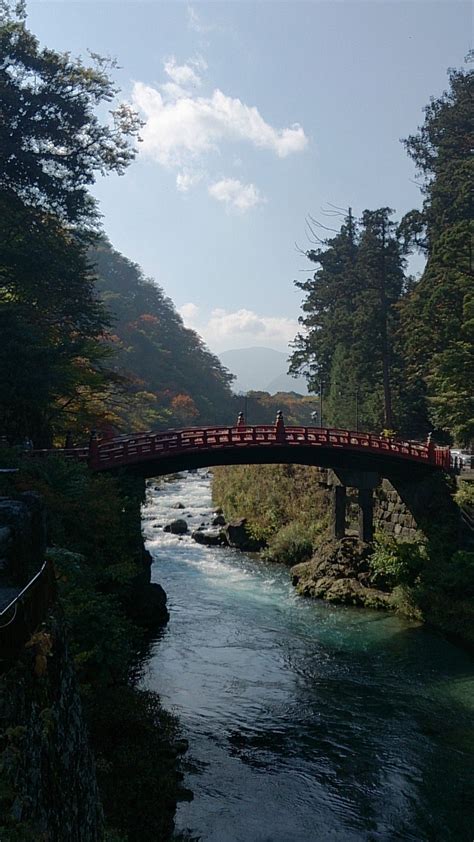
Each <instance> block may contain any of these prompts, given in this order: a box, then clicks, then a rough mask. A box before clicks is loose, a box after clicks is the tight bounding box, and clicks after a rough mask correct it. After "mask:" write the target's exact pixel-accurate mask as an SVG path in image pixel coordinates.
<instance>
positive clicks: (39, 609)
mask: <svg viewBox="0 0 474 842" xmlns="http://www.w3.org/2000/svg"><path fill="white" fill-rule="evenodd" d="M55 596H56V578H55V575H54V569H53V565H52V563H51V562H50V561H45V562H44V564H43V566H42V567H41V569H40V570H39V571H38V573H37V574H36V575H35V576H33V578H32V579H31V581H30V582H28V584H27V585H26V586H25V587H24V588H23V590H22V591H20V593H19V594H18V595H17V596H16V597H15V598H14V599H12V601H11V602H10V603H9V604H8V605H7V606H6V607H5V608H4V609H3V611H1V612H0V659H2V660H7V659H10V658H13V657H15V656H16V655H17V654H18V652H19V650H20V648H21V647H22V646H23V645H24V644H25V643H26V641H27V640H28V638H29V637H30V636H31V635H32V634H33V632H34V631H35V629H36V628H38V626H39V625H40V623H41V622H42V621H43V620H44V618H45V616H46V613H47V611H48V608H49V607H50V606H51V604H52V603H53V601H54V599H55Z"/></svg>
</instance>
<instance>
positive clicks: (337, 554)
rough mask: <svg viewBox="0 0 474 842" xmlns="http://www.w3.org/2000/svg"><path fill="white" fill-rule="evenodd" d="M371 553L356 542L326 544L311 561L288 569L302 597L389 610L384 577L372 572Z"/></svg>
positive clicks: (387, 590)
mask: <svg viewBox="0 0 474 842" xmlns="http://www.w3.org/2000/svg"><path fill="white" fill-rule="evenodd" d="M372 552H373V548H372V547H371V546H370V545H369V544H365V543H363V542H362V541H360V540H359V539H358V538H352V537H348V538H343V539H342V540H340V541H334V540H328V541H325V542H324V543H323V544H321V546H320V547H319V548H318V550H317V552H316V553H315V555H314V556H313V558H312V559H311V560H310V561H306V562H303V563H302V564H296V565H295V566H294V567H292V568H291V570H290V573H291V577H292V583H293V585H294V586H295V587H296V590H297V592H298V593H299V594H301V596H310V597H314V598H317V599H326V600H327V601H328V602H332V603H335V604H340V605H360V606H362V607H364V608H390V607H391V592H390V588H389V587H388V583H387V580H386V579H385V577H383V576H382V575H380V574H379V573H376V572H374V571H373V570H372V568H371V565H370V557H371V555H372Z"/></svg>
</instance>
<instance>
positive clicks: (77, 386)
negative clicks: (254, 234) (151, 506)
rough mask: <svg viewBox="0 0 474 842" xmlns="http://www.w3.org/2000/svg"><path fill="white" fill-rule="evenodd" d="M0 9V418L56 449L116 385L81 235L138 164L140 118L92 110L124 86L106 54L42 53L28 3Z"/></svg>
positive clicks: (9, 431)
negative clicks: (56, 439) (102, 178)
mask: <svg viewBox="0 0 474 842" xmlns="http://www.w3.org/2000/svg"><path fill="white" fill-rule="evenodd" d="M1 10H2V23H1V26H0V319H1V322H2V327H3V331H2V336H3V341H2V345H1V348H0V380H1V382H0V426H1V431H2V434H6V435H8V436H9V437H10V438H11V439H13V440H18V439H20V438H22V437H24V436H25V435H28V436H29V437H31V438H33V440H34V442H35V444H38V445H48V444H50V443H51V439H52V436H53V434H54V432H55V431H56V432H59V431H62V432H64V429H65V428H67V427H68V426H70V425H71V424H72V425H73V423H74V420H75V419H79V418H80V419H81V420H80V423H81V424H85V423H87V419H88V418H89V420H90V418H91V411H90V410H89V409H88V403H89V402H90V400H91V397H92V396H94V400H95V401H97V400H98V398H99V396H100V393H101V391H103V390H105V391H107V390H108V388H109V383H108V382H107V379H106V378H105V373H104V367H103V362H104V356H106V355H107V353H108V352H107V349H106V347H105V346H104V344H103V342H102V341H101V340H102V337H103V334H104V330H105V329H106V327H107V321H108V319H107V315H106V313H105V310H104V308H103V307H102V305H101V304H100V302H99V301H98V299H97V295H96V292H95V288H94V280H93V276H92V274H91V271H90V267H89V265H88V262H87V254H86V243H85V237H84V229H89V231H90V230H91V229H93V228H94V227H96V225H97V212H96V207H95V203H94V201H93V199H92V197H91V196H90V195H89V193H88V187H89V185H90V184H91V183H92V182H93V181H94V177H95V174H96V173H98V172H99V173H106V172H110V171H113V172H119V173H120V172H122V171H123V169H124V168H125V167H126V166H127V164H128V163H129V162H130V161H131V160H132V158H133V156H134V154H135V150H134V146H133V139H134V137H135V135H136V132H137V129H138V121H137V119H136V117H135V115H134V114H133V112H131V111H130V110H129V109H128V107H126V106H118V108H116V109H115V110H114V111H112V112H111V115H112V124H111V125H108V124H104V125H102V124H101V122H100V121H99V119H98V118H97V116H96V114H95V111H96V108H97V107H98V106H100V105H101V103H104V102H105V103H109V102H111V101H112V99H113V98H114V97H115V94H116V88H115V87H114V85H113V83H112V82H111V80H110V79H109V77H108V75H107V69H108V68H109V67H110V62H108V61H105V60H102V59H101V58H100V57H97V56H93V57H92V61H93V66H91V67H87V66H85V65H84V64H83V63H82V62H81V61H80V60H72V59H71V58H70V56H69V55H68V54H61V53H57V52H55V51H53V50H49V49H46V48H45V49H40V47H39V44H38V41H37V39H36V38H35V36H34V35H32V33H31V32H29V31H28V29H27V28H26V24H25V15H24V8H23V7H22V6H21V4H20V6H19V7H18V9H15V8H13V7H12V6H11V5H10V4H9V3H8V2H5V1H4V2H2V4H1ZM35 360H36V364H35ZM109 382H110V378H109ZM91 410H92V407H91ZM94 414H95V410H93V411H92V416H93V415H94ZM78 425H79V424H78Z"/></svg>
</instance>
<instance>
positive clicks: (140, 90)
mask: <svg viewBox="0 0 474 842" xmlns="http://www.w3.org/2000/svg"><path fill="white" fill-rule="evenodd" d="M184 68H187V69H186V71H185V70H184ZM189 70H191V72H192V73H194V71H193V70H192V68H190V66H189V65H181V66H178V65H176V64H174V65H172V66H170V67H169V68H168V74H170V73H172V74H173V79H172V84H174V85H179V82H178V81H177V80H178V79H179V78H181V79H183V78H184V77H186V78H187V82H189V79H190V78H191V77H190V74H189ZM170 78H171V77H170ZM179 88H182V85H179ZM169 93H170V92H169V89H167V88H162V93H160V91H159V90H158V89H157V88H154V87H152V86H151V85H145V84H144V83H143V82H136V83H135V85H134V87H133V103H134V105H135V106H136V107H137V108H138V109H139V110H140V111H141V112H142V113H143V114H144V115H145V117H146V124H145V126H144V128H143V130H142V139H143V144H142V149H143V151H144V152H145V154H147V155H149V156H150V157H152V158H154V159H155V160H156V161H158V162H159V163H160V164H162V165H163V166H166V167H175V166H179V167H181V166H183V165H185V164H186V163H187V164H188V165H189V163H190V162H191V161H193V160H196V159H198V158H199V157H200V156H202V155H204V154H205V153H208V152H210V151H217V150H219V144H220V143H222V142H223V141H225V140H230V141H245V142H248V143H250V144H252V145H253V146H255V147H257V148H259V149H268V150H270V151H271V152H274V153H275V154H276V155H277V157H278V158H286V157H287V156H288V155H291V154H292V153H295V152H301V151H303V149H305V147H306V146H307V144H308V138H307V136H306V135H305V133H304V129H303V128H302V126H300V125H298V124H294V125H293V126H291V127H288V128H283V129H276V128H274V127H273V126H271V125H270V124H269V123H267V122H266V121H265V120H264V119H263V117H262V116H261V114H260V112H259V110H258V108H256V107H255V106H249V105H246V104H245V103H244V102H242V101H241V100H240V99H238V98H235V97H229V96H227V95H226V94H224V93H223V92H222V91H220V90H219V89H216V90H214V92H213V93H212V95H211V96H210V97H202V96H195V95H194V94H193V93H191V92H188V93H184V92H182V91H179V96H178V97H176V89H173V95H172V96H169Z"/></svg>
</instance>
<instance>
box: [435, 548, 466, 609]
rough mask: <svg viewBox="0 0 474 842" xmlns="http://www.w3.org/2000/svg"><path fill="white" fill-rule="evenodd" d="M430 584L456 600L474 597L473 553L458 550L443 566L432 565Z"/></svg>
mask: <svg viewBox="0 0 474 842" xmlns="http://www.w3.org/2000/svg"><path fill="white" fill-rule="evenodd" d="M428 578H429V581H430V584H433V585H435V586H436V587H437V589H438V590H439V591H440V593H445V594H449V595H450V596H451V597H456V598H458V599H469V598H471V597H474V553H471V552H467V551H466V550H458V551H457V552H455V553H454V555H452V556H451V558H450V559H449V561H447V562H445V563H444V564H436V561H434V563H433V568H432V570H431V571H430V575H429V577H428Z"/></svg>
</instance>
